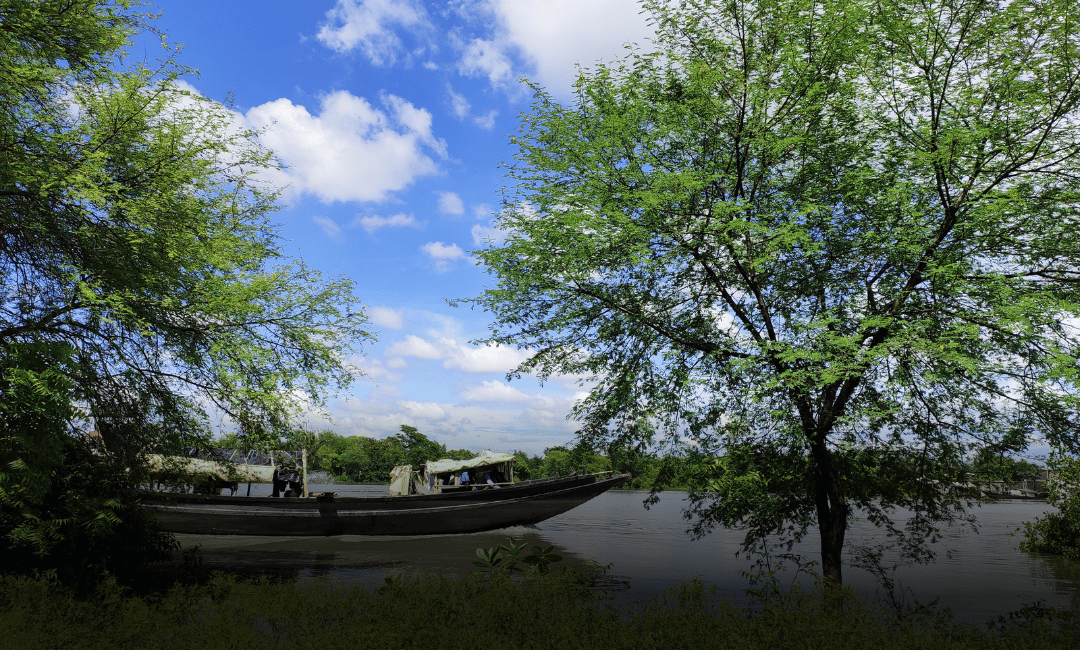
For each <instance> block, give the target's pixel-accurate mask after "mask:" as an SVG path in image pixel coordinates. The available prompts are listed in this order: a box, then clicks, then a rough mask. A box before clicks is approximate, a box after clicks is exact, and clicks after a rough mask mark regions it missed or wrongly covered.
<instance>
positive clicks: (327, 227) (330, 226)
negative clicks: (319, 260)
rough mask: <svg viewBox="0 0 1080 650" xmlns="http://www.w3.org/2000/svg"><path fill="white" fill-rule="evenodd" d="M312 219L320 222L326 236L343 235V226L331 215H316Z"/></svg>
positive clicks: (337, 236)
mask: <svg viewBox="0 0 1080 650" xmlns="http://www.w3.org/2000/svg"><path fill="white" fill-rule="evenodd" d="M311 220H312V221H314V222H315V223H317V224H319V227H320V228H322V229H323V232H325V233H326V236H327V237H329V238H331V239H337V238H339V237H340V236H341V226H339V225H337V222H336V221H334V220H333V219H331V218H330V217H320V216H314V217H312V218H311Z"/></svg>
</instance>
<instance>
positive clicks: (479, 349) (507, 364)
mask: <svg viewBox="0 0 1080 650" xmlns="http://www.w3.org/2000/svg"><path fill="white" fill-rule="evenodd" d="M440 343H441V344H442V346H443V348H444V349H445V350H446V351H447V359H446V361H444V362H443V367H444V368H446V369H447V370H451V369H455V368H456V369H459V370H462V371H463V372H470V373H485V372H497V373H500V374H506V373H508V372H510V371H511V370H513V369H514V368H516V367H518V365H519V364H521V362H522V361H525V360H526V359H528V358H529V357H531V356H532V351H531V350H518V349H515V348H510V347H506V346H505V345H483V346H474V345H464V344H460V343H458V342H457V341H455V340H453V339H442V340H441V341H440Z"/></svg>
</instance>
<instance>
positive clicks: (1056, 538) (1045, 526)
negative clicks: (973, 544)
mask: <svg viewBox="0 0 1080 650" xmlns="http://www.w3.org/2000/svg"><path fill="white" fill-rule="evenodd" d="M1050 467H1051V470H1052V472H1053V474H1052V477H1053V478H1052V479H1051V481H1050V482H1049V484H1048V489H1049V493H1050V494H1049V496H1048V497H1047V500H1048V501H1049V502H1050V504H1051V505H1053V506H1056V507H1057V509H1058V511H1057V512H1050V513H1046V515H1045V516H1043V517H1039V518H1037V519H1036V520H1035V521H1033V522H1024V541H1022V542H1020V550H1021V551H1027V552H1029V553H1050V554H1052V555H1063V556H1065V557H1066V558H1068V559H1070V560H1080V490H1078V489H1077V487H1078V486H1080V459H1078V458H1077V457H1076V456H1071V457H1070V456H1065V455H1059V456H1056V457H1054V458H1052V459H1051V463H1050Z"/></svg>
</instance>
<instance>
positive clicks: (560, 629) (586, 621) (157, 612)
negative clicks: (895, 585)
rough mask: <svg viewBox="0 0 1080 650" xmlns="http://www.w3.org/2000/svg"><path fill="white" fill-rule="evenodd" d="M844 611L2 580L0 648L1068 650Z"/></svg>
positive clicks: (1044, 634)
mask: <svg viewBox="0 0 1080 650" xmlns="http://www.w3.org/2000/svg"><path fill="white" fill-rule="evenodd" d="M849 603H850V604H849V605H848V607H847V609H846V610H845V615H844V616H842V617H836V616H831V615H830V614H828V613H827V612H824V611H823V608H822V605H821V599H820V597H818V596H817V595H816V594H799V593H796V594H792V595H791V596H789V597H787V598H785V599H783V600H782V601H781V602H778V603H775V604H773V605H769V606H766V607H759V608H757V609H751V608H746V609H740V608H738V607H736V606H734V605H732V604H731V603H730V602H728V601H723V600H720V599H719V598H717V597H716V595H715V594H714V593H712V592H710V590H709V589H706V588H704V587H703V586H702V585H701V583H700V582H693V583H689V584H686V585H682V586H680V587H677V588H675V589H672V590H669V591H667V592H665V593H662V594H659V595H657V596H654V597H653V598H650V599H649V600H648V601H644V602H640V603H638V604H636V605H635V606H633V607H627V608H618V607H614V606H612V605H610V604H609V603H605V602H603V601H601V600H598V592H596V591H595V590H592V589H590V588H589V585H588V583H587V582H582V581H581V580H580V579H579V576H577V575H576V574H574V573H573V572H552V573H551V574H549V575H546V576H537V577H536V579H531V580H528V581H524V582H523V583H521V584H518V583H516V582H515V581H511V580H509V579H506V578H501V579H490V578H486V577H480V576H471V577H467V578H449V577H437V576H428V577H425V578H419V579H409V578H393V579H390V580H388V581H387V583H386V584H384V585H383V586H382V587H380V588H379V589H377V590H368V589H364V588H361V587H355V586H349V585H346V584H341V583H336V582H331V581H325V580H307V581H302V582H296V583H293V582H285V583H272V582H269V581H265V580H263V581H252V582H244V581H239V580H237V579H236V578H234V577H232V576H228V575H218V576H216V577H215V578H213V580H211V582H210V584H208V585H205V586H199V587H176V588H174V589H172V590H170V591H169V592H168V593H165V594H160V595H158V596H157V597H155V598H152V599H142V598H138V597H135V596H132V595H130V594H128V593H125V591H124V590H123V589H122V588H121V587H119V586H118V585H117V584H116V583H115V582H105V583H103V584H102V585H101V586H100V587H99V588H98V589H97V591H96V592H95V593H93V594H92V595H91V597H88V598H78V597H76V596H74V595H73V594H72V593H71V592H69V591H66V590H64V589H61V588H58V587H57V586H56V585H55V584H54V583H51V582H49V581H48V580H41V579H30V578H11V577H6V578H0V627H2V628H3V629H4V637H3V640H2V641H0V645H3V646H4V647H12V648H70V649H72V650H79V649H82V648H129V647H138V648H147V649H153V648H169V649H170V650H183V649H186V648H191V649H198V650H203V649H205V648H262V647H271V648H291V647H311V648H415V647H418V646H423V645H424V643H426V642H428V641H429V640H447V642H448V643H451V642H456V641H462V642H466V643H467V644H468V645H470V646H473V645H475V646H476V647H483V648H521V649H523V650H528V649H538V650H539V649H547V648H553V647H556V648H564V649H566V650H573V649H576V648H582V649H588V650H649V649H652V648H656V649H663V650H667V649H670V648H701V649H702V650H711V649H714V648H715V649H727V650H736V649H737V650H778V649H786V648H830V649H836V650H863V649H864V648H896V649H898V650H903V649H906V648H911V649H912V650H915V649H920V650H922V649H927V648H935V649H940V650H997V649H1001V650H1005V649H1011V648H1039V649H1040V650H1042V649H1045V650H1059V649H1060V650H1071V649H1072V648H1075V647H1076V644H1077V643H1078V641H1080V630H1078V629H1077V627H1076V624H1075V622H1074V621H1072V620H1071V619H1070V618H1069V616H1068V614H1067V613H1062V612H1055V611H1051V610H1046V609H1045V608H1037V607H1034V608H1028V609H1026V610H1024V611H1022V612H1020V613H1018V615H1016V616H1014V617H1012V619H1011V620H1009V621H1003V622H1000V623H995V624H994V625H993V626H990V627H987V626H979V627H975V626H965V625H959V624H955V623H953V622H951V621H949V620H948V619H947V618H945V617H942V616H938V615H927V616H922V617H919V618H918V619H915V620H911V621H906V622H903V623H897V622H895V620H894V618H893V617H892V615H891V612H888V611H882V610H880V609H878V608H875V607H873V606H869V605H864V604H863V603H862V602H861V601H860V600H858V599H857V598H855V597H852V598H851V599H850V600H849Z"/></svg>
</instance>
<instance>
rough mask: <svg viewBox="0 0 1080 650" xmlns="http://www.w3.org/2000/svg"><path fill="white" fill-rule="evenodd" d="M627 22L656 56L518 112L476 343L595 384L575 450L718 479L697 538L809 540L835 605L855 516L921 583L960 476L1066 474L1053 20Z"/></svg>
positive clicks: (1058, 44) (740, 1)
mask: <svg viewBox="0 0 1080 650" xmlns="http://www.w3.org/2000/svg"><path fill="white" fill-rule="evenodd" d="M644 5H645V8H646V10H647V11H648V12H649V14H650V15H651V17H652V20H653V24H654V25H656V29H657V34H656V38H655V43H656V47H657V53H640V52H631V54H630V55H629V56H628V57H627V58H626V59H624V60H623V61H620V62H616V63H613V64H610V65H604V64H599V65H596V66H594V67H592V68H591V69H589V70H586V71H583V72H582V73H581V74H580V76H579V77H578V79H577V82H576V85H575V97H574V100H573V102H571V103H570V104H568V105H563V104H560V103H559V102H558V101H557V100H556V99H555V98H554V97H552V96H551V95H550V94H548V93H547V92H545V91H544V90H543V89H541V88H538V87H533V90H534V94H535V95H534V96H535V100H534V103H533V106H532V109H531V110H530V111H529V112H528V113H526V114H524V115H523V118H522V124H521V129H520V133H519V134H518V135H517V136H516V137H514V138H512V143H513V144H514V145H515V146H516V154H515V159H514V162H513V163H512V164H510V165H509V170H508V172H509V176H510V177H511V178H512V179H513V181H514V183H513V185H511V187H510V189H509V190H508V191H507V193H506V194H505V196H504V199H503V205H502V210H501V212H500V217H499V222H498V226H499V227H500V228H501V229H502V230H503V231H505V232H506V233H507V237H506V238H505V240H504V241H502V242H501V243H500V242H493V243H491V244H489V245H488V247H487V248H485V249H482V250H480V251H478V252H477V253H476V255H477V257H478V258H479V259H480V260H481V261H482V262H483V263H485V264H486V265H487V267H488V269H489V271H490V272H491V273H492V274H493V275H494V286H493V287H492V288H490V289H488V290H486V291H485V293H484V294H483V295H482V296H480V297H479V298H476V299H474V300H473V302H475V303H476V304H478V305H479V306H481V307H483V308H484V309H487V310H488V311H490V312H491V313H492V314H493V317H494V324H493V325H492V334H491V336H490V337H489V338H487V339H486V340H485V341H486V342H488V343H498V344H503V345H515V346H519V347H520V348H523V349H530V350H536V351H537V352H536V353H535V355H534V356H532V357H531V358H530V359H529V360H527V361H526V362H524V363H523V364H521V366H519V368H517V370H516V372H515V373H512V374H516V373H520V372H531V373H535V374H536V375H538V376H539V377H540V378H541V379H543V378H546V377H548V376H549V375H552V374H569V375H576V376H583V377H587V378H591V379H594V380H595V383H594V384H593V386H594V388H593V389H592V390H591V392H590V394H589V397H588V398H587V399H586V400H584V401H582V402H581V403H580V404H579V406H578V408H577V410H576V411H575V415H576V417H578V418H579V419H580V420H581V421H582V431H581V436H582V439H583V440H585V441H586V442H588V443H589V444H591V445H594V446H595V447H597V448H607V449H609V450H610V449H612V445H613V444H614V445H615V448H617V449H622V450H630V449H636V448H640V447H641V446H642V445H644V446H645V447H651V446H653V445H656V444H659V443H660V441H661V440H664V439H666V440H668V441H670V442H671V443H672V445H673V447H674V446H677V445H678V444H679V443H680V441H681V440H682V439H683V438H685V437H689V438H692V439H693V440H694V441H695V442H696V443H697V444H698V449H699V451H700V454H701V456H700V457H701V458H702V459H710V458H718V459H720V460H717V461H715V462H712V461H709V462H704V463H699V464H697V465H696V466H695V469H694V471H693V481H694V482H695V485H696V486H697V488H696V490H695V492H694V494H693V495H692V507H691V514H692V515H694V516H695V517H696V519H697V522H698V525H697V530H698V532H700V533H705V532H707V531H708V530H710V529H711V528H712V527H714V526H743V527H744V528H745V530H747V537H746V540H745V541H746V544H745V548H747V549H752V548H757V547H759V545H760V544H761V543H762V542H763V540H766V539H780V540H781V541H783V542H793V541H795V540H797V539H800V538H801V537H803V536H804V535H805V534H806V533H807V531H808V530H810V529H811V528H815V529H816V530H817V532H818V534H819V535H820V537H821V540H822V544H821V570H822V572H823V573H824V574H825V575H826V576H827V577H828V578H829V579H830V580H831V581H833V582H834V583H837V582H840V581H841V578H842V576H841V558H842V556H843V545H844V543H843V540H844V539H845V532H846V530H847V526H848V523H849V521H850V519H851V517H852V516H853V514H852V513H853V512H855V511H856V510H858V511H861V512H864V513H866V516H867V517H868V518H869V520H870V521H872V522H874V523H875V524H877V525H879V526H881V527H883V528H885V529H886V530H887V531H888V533H889V534H890V539H892V540H895V542H896V544H897V548H898V550H899V551H900V552H901V554H902V555H903V556H904V557H905V558H906V559H907V560H910V561H926V560H929V559H931V558H932V557H933V553H932V552H931V550H930V546H929V544H930V543H932V542H933V540H934V539H936V533H935V531H936V530H937V529H938V527H940V526H942V525H945V524H948V523H950V522H954V521H957V520H965V519H967V518H968V517H969V515H967V514H966V513H967V509H968V507H969V505H970V503H969V502H968V501H967V499H966V495H964V494H961V493H960V492H958V491H956V490H949V489H946V490H939V489H938V486H940V485H945V486H948V485H950V484H954V483H957V482H963V480H964V473H965V472H966V470H967V468H966V465H965V460H966V459H967V458H970V457H971V456H972V455H973V454H975V453H979V451H980V449H983V448H990V449H993V450H998V451H1000V450H1004V449H1008V450H1009V452H1010V453H1022V452H1023V451H1024V449H1025V448H1026V447H1027V445H1029V444H1031V443H1032V441H1037V440H1041V441H1043V442H1045V443H1047V444H1049V445H1051V446H1054V447H1056V448H1059V449H1062V450H1070V451H1074V450H1076V449H1077V448H1080V440H1078V439H1077V435H1076V428H1075V425H1074V423H1075V422H1076V420H1077V416H1076V414H1077V412H1078V409H1077V406H1078V403H1077V392H1076V378H1077V372H1078V367H1077V365H1076V364H1075V350H1076V349H1077V347H1078V345H1080V340H1078V338H1077V334H1076V330H1075V329H1074V328H1071V327H1069V326H1067V325H1066V323H1068V322H1071V321H1072V320H1073V319H1075V318H1077V316H1080V307H1078V305H1080V283H1077V282H1076V269H1077V268H1078V267H1080V223H1078V221H1080V180H1078V179H1080V137H1078V135H1077V134H1078V131H1077V129H1076V126H1075V125H1076V124H1077V122H1078V120H1080V84H1078V83H1077V75H1078V72H1077V68H1076V65H1075V62H1076V61H1077V60H1080V51H1078V48H1080V40H1078V39H1077V38H1076V25H1077V23H1076V21H1075V20H1073V19H1072V14H1073V13H1074V7H1073V3H1071V2H1068V1H1066V0H1048V1H1047V2H1040V3H1037V4H1032V3H1024V2H1013V3H992V2H985V1H984V0H956V1H945V0H933V1H930V2H909V1H907V0H886V1H884V2H882V1H877V0H874V1H872V2H870V1H867V2H863V1H861V0H855V1H850V0H845V1H843V2H839V1H836V0H827V1H825V2H821V1H814V2H810V1H809V0H768V1H765V2H761V1H751V0H735V1H724V2H721V1H719V0H716V1H712V0H702V1H700V2H692V3H668V2H662V1H660V0H655V1H654V0H647V1H646V2H645V3H644ZM560 453H561V452H560ZM619 453H620V454H621V460H622V461H625V462H630V461H632V460H633V457H632V456H631V455H630V454H629V452H627V451H620V452H619ZM551 462H552V463H558V462H562V459H561V458H553V459H552V461H551ZM690 478H691V477H690V476H689V475H688V479H687V480H690ZM897 510H910V511H913V512H914V513H915V516H913V517H909V518H908V517H905V520H906V521H905V522H903V523H896V522H894V521H893V517H892V515H893V513H894V512H896V511H897Z"/></svg>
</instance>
